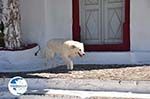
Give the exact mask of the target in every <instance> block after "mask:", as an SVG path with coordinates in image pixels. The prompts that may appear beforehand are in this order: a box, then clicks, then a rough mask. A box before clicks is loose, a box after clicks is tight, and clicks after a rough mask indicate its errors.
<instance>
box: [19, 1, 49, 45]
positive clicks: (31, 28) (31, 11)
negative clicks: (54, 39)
mask: <svg viewBox="0 0 150 99" xmlns="http://www.w3.org/2000/svg"><path fill="white" fill-rule="evenodd" d="M20 1H21V16H22V22H21V27H22V35H23V36H22V37H23V39H24V41H25V42H27V43H40V44H42V43H41V40H42V39H44V34H45V31H46V28H45V3H44V0H20Z"/></svg>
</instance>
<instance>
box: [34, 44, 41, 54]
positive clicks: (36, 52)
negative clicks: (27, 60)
mask: <svg viewBox="0 0 150 99" xmlns="http://www.w3.org/2000/svg"><path fill="white" fill-rule="evenodd" d="M38 47H39V49H38V50H37V51H36V52H35V54H34V55H35V56H37V55H38V53H39V52H40V50H41V47H40V45H38Z"/></svg>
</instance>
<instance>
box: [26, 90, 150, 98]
mask: <svg viewBox="0 0 150 99" xmlns="http://www.w3.org/2000/svg"><path fill="white" fill-rule="evenodd" d="M26 95H56V96H57V95H63V96H70V97H72V98H71V99H74V98H73V97H80V98H81V99H88V98H92V97H107V98H114V97H115V98H129V99H131V98H136V99H150V94H146V93H131V92H114V91H112V92H109V91H79V90H63V89H44V90H43V92H42V91H40V92H38V91H36V90H31V91H30V92H28V93H26Z"/></svg>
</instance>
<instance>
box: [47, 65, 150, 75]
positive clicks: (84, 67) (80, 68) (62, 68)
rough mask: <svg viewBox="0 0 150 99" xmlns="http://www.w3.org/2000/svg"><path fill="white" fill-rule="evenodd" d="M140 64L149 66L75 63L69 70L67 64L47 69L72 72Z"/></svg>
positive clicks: (50, 71)
mask: <svg viewBox="0 0 150 99" xmlns="http://www.w3.org/2000/svg"><path fill="white" fill-rule="evenodd" d="M139 66H149V65H126V64H122V65H118V64H114V65H112V64H111V65H93V64H91V65H90V64H87V65H85V64H84V65H78V64H76V65H74V69H73V70H67V66H58V67H56V68H52V69H49V70H47V72H49V73H56V74H57V73H70V72H71V71H91V70H100V69H119V68H127V67H139ZM45 72H46V71H45Z"/></svg>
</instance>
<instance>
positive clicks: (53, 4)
mask: <svg viewBox="0 0 150 99" xmlns="http://www.w3.org/2000/svg"><path fill="white" fill-rule="evenodd" d="M46 4H47V11H46V14H47V21H46V24H47V26H48V27H47V34H46V40H48V39H50V38H72V2H71V0H47V2H46Z"/></svg>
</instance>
